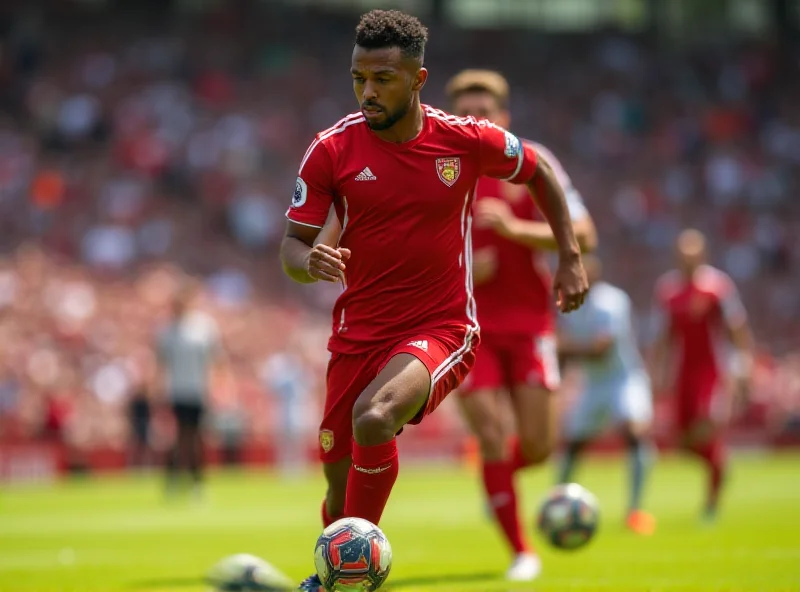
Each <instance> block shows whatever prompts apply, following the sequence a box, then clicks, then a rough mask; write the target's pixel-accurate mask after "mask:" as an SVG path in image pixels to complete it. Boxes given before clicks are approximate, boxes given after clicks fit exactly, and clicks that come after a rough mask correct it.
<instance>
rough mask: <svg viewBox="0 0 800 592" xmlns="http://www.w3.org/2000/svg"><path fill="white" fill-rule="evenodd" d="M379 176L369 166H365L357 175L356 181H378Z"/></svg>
mask: <svg viewBox="0 0 800 592" xmlns="http://www.w3.org/2000/svg"><path fill="white" fill-rule="evenodd" d="M377 180H378V177H376V176H375V175H373V174H372V171H371V170H369V167H364V170H363V171H361V172H360V173H358V175H356V181H377Z"/></svg>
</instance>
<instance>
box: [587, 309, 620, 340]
mask: <svg viewBox="0 0 800 592" xmlns="http://www.w3.org/2000/svg"><path fill="white" fill-rule="evenodd" d="M618 327H619V324H618V323H617V322H615V318H614V313H613V311H612V310H611V309H610V307H608V306H603V307H601V308H599V309H598V310H597V314H596V315H595V318H594V322H593V323H592V333H593V335H592V338H593V339H598V338H600V337H613V336H615V335H616V333H617V329H618Z"/></svg>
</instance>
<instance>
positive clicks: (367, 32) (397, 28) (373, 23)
mask: <svg viewBox="0 0 800 592" xmlns="http://www.w3.org/2000/svg"><path fill="white" fill-rule="evenodd" d="M427 40H428V29H426V28H425V26H424V25H423V24H422V23H421V22H420V21H419V19H418V18H417V17H415V16H411V15H410V14H406V13H404V12H400V11H399V10H370V11H369V12H368V13H366V14H365V15H363V16H362V17H361V21H360V22H359V23H358V26H357V27H356V45H358V46H360V47H363V48H365V49H382V48H384V47H399V48H400V51H401V52H402V54H403V55H404V56H405V57H410V58H415V59H417V60H419V63H420V64H422V62H423V61H424V59H425V42H426V41H427Z"/></svg>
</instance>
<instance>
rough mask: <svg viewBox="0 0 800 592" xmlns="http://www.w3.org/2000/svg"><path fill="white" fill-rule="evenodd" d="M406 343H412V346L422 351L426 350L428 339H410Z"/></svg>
mask: <svg viewBox="0 0 800 592" xmlns="http://www.w3.org/2000/svg"><path fill="white" fill-rule="evenodd" d="M408 345H413V346H414V347H418V348H419V349H421V350H422V351H428V340H427V339H423V340H422V341H411V342H409V343H408Z"/></svg>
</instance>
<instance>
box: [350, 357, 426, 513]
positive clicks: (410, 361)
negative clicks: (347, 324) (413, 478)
mask: <svg viewBox="0 0 800 592" xmlns="http://www.w3.org/2000/svg"><path fill="white" fill-rule="evenodd" d="M430 390H431V375H430V372H429V371H428V368H427V366H426V365H425V364H423V363H422V362H421V361H420V360H419V359H418V358H417V357H415V356H414V355H412V354H409V353H398V354H396V355H394V356H392V357H391V358H390V359H389V361H388V362H387V363H386V365H385V366H384V367H383V369H382V370H381V371H380V372H379V373H378V376H377V377H376V378H375V379H374V380H373V381H372V382H371V383H370V384H369V386H367V388H366V389H365V390H364V392H363V393H361V395H360V396H359V397H358V399H357V400H356V403H355V406H354V407H353V445H352V450H353V455H352V459H353V462H352V466H351V467H350V470H349V476H348V481H347V493H346V498H345V507H344V513H345V515H346V516H355V517H358V518H363V519H365V520H369V521H370V522H372V523H373V524H378V523H379V522H380V519H381V515H382V514H383V510H384V508H385V507H386V503H387V502H388V501H389V494H390V493H391V491H392V487H394V483H395V481H396V480H397V474H398V471H399V463H398V457H397V442H396V440H395V435H396V434H397V432H399V431H400V430H401V429H402V427H403V426H404V425H405V424H406V423H408V422H409V421H411V419H413V418H414V416H415V415H417V413H419V412H420V410H421V409H422V408H423V407H424V405H425V402H426V401H427V399H428V396H429V394H430Z"/></svg>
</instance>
